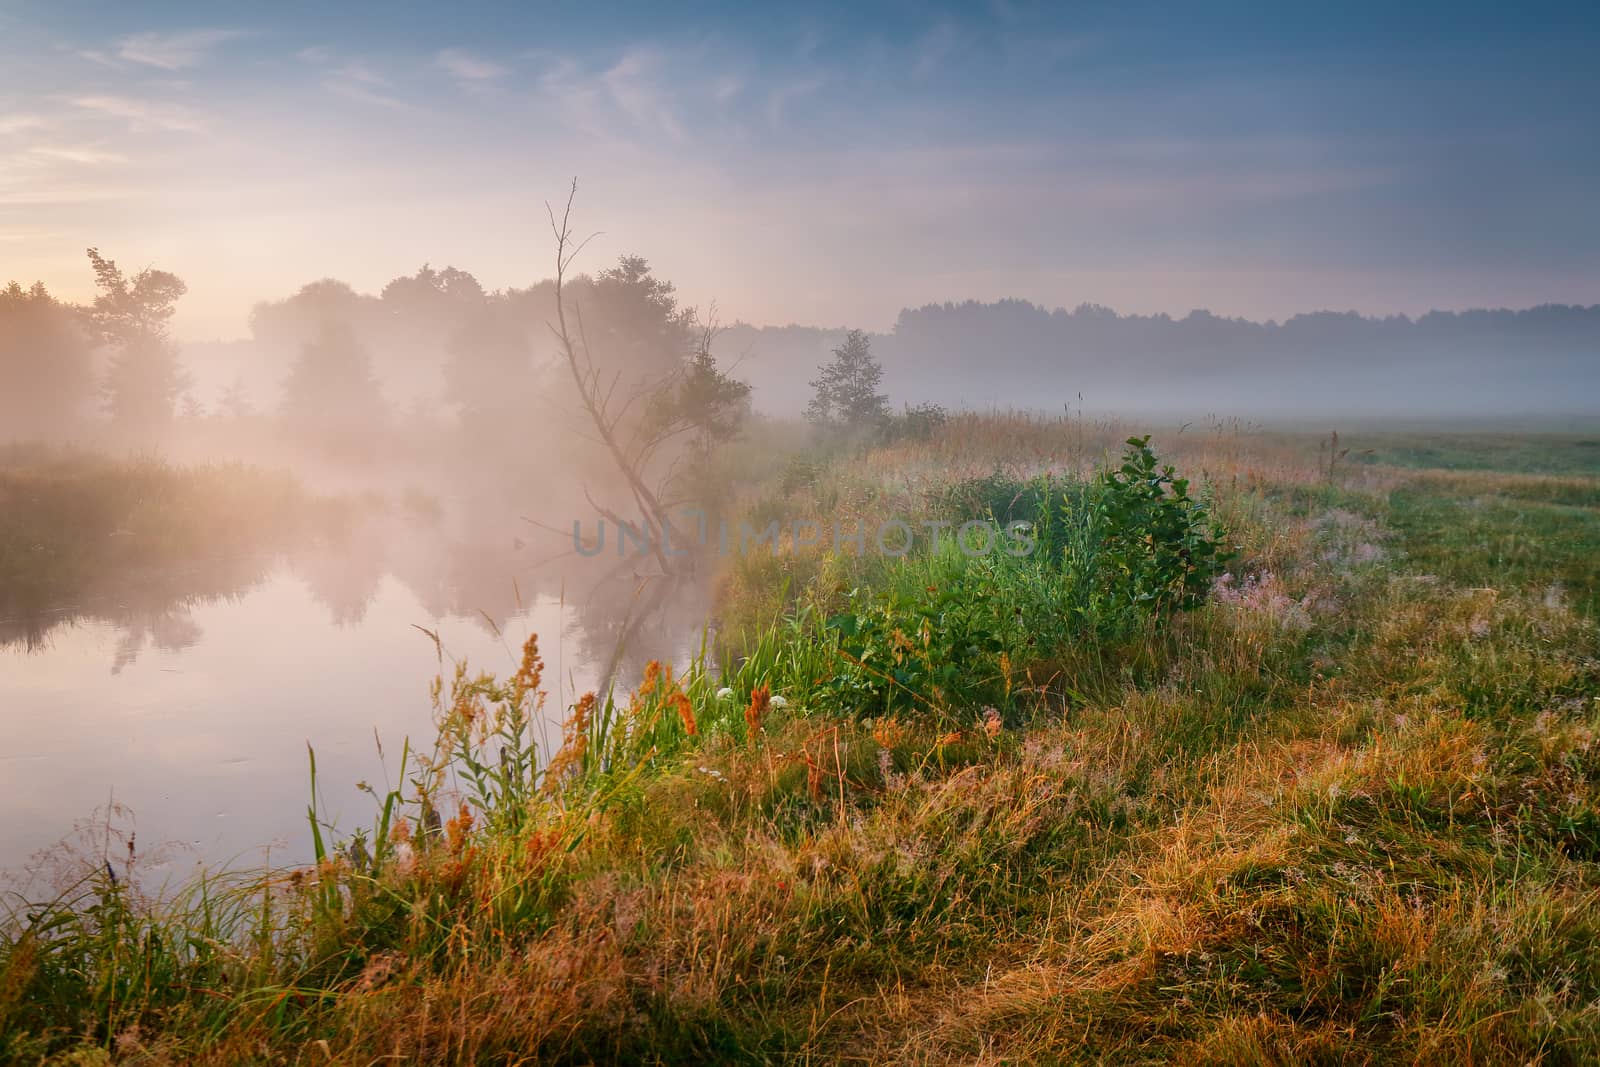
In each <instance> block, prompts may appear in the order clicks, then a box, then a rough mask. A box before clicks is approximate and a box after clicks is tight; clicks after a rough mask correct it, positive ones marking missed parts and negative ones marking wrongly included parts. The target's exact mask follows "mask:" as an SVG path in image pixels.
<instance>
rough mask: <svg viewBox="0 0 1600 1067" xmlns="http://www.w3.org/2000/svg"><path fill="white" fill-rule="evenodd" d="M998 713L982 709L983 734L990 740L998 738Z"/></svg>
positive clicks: (990, 709)
mask: <svg viewBox="0 0 1600 1067" xmlns="http://www.w3.org/2000/svg"><path fill="white" fill-rule="evenodd" d="M1000 729H1001V723H1000V713H999V712H998V711H996V710H994V709H993V708H984V709H983V732H984V733H986V734H988V735H989V738H990V740H993V739H994V738H996V737H999V736H1000Z"/></svg>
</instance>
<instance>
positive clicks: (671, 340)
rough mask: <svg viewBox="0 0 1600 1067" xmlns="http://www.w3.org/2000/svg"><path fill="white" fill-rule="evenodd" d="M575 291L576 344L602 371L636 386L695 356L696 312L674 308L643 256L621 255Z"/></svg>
mask: <svg viewBox="0 0 1600 1067" xmlns="http://www.w3.org/2000/svg"><path fill="white" fill-rule="evenodd" d="M575 288H576V289H577V290H578V292H577V294H576V295H577V296H578V297H579V299H580V302H581V304H582V315H581V316H580V322H579V324H578V326H579V333H580V338H579V340H580V343H581V344H582V346H583V347H584V348H585V349H587V350H590V352H591V353H592V354H593V355H594V356H595V357H596V358H597V359H598V361H599V363H600V364H601V368H602V370H603V371H605V372H609V373H620V374H621V375H622V377H623V379H624V380H625V381H627V382H630V383H633V384H637V383H640V382H645V381H651V380H653V379H658V378H659V377H660V376H662V375H666V374H672V373H674V372H675V371H677V370H678V369H679V368H680V367H681V366H682V365H683V362H684V360H686V359H688V358H689V357H690V356H691V355H693V354H694V351H695V343H696V340H697V337H696V332H697V329H696V318H695V311H694V309H693V308H686V307H680V306H679V305H678V297H677V292H676V290H675V289H674V288H673V285H672V283H671V282H669V281H665V280H664V279H661V278H657V277H655V276H654V275H653V274H652V273H651V272H650V264H649V263H648V262H646V261H645V259H644V257H643V256H622V257H620V258H619V259H618V260H617V265H616V266H615V267H611V268H609V269H607V270H603V271H601V272H600V273H599V275H597V276H596V277H595V278H594V280H593V281H590V282H588V284H587V286H585V285H582V284H579V285H578V286H576V287H575Z"/></svg>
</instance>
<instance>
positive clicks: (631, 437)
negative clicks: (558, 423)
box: [545, 181, 750, 573]
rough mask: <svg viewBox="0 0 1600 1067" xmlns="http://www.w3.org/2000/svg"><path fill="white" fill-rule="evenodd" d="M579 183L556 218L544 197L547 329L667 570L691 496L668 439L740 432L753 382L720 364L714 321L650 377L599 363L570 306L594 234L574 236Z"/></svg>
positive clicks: (694, 441) (701, 443) (706, 442)
mask: <svg viewBox="0 0 1600 1067" xmlns="http://www.w3.org/2000/svg"><path fill="white" fill-rule="evenodd" d="M577 191H578V183H577V182H576V181H574V182H573V183H572V189H571V191H570V192H569V193H568V194H567V202H566V206H565V208H564V209H563V210H562V213H561V217H560V218H559V219H558V218H557V217H556V214H555V209H554V208H553V207H552V206H551V205H550V204H549V203H546V204H545V209H546V211H547V212H548V214H549V216H550V229H551V232H552V234H554V236H555V242H556V276H555V291H556V318H555V321H554V322H553V323H550V330H551V332H552V333H553V334H554V335H555V338H556V342H557V345H558V346H559V349H560V354H561V358H562V359H563V360H564V361H565V363H566V365H567V369H568V371H569V373H570V374H571V376H572V383H573V385H574V386H575V387H576V389H577V392H578V402H579V405H580V406H581V408H582V409H583V412H584V414H585V415H586V416H587V417H588V421H589V424H590V426H591V427H592V428H593V430H594V434H595V440H596V441H597V443H599V444H600V445H601V446H602V447H603V448H604V449H605V451H606V453H607V455H608V456H609V457H610V458H611V461H612V464H613V466H614V467H615V468H616V470H617V473H618V474H619V475H620V476H621V478H622V480H623V483H624V485H625V486H626V487H627V490H628V493H629V495H630V496H631V497H632V499H633V502H634V504H635V506H636V507H637V508H638V510H639V513H640V516H641V519H642V524H643V528H644V535H645V536H646V537H647V538H648V544H649V548H650V551H651V554H652V556H654V558H655V560H656V562H657V564H658V565H659V566H660V567H661V569H662V571H663V572H664V573H671V572H672V571H673V569H674V565H673V561H674V559H677V558H681V557H679V556H678V554H677V553H669V551H668V546H669V545H672V544H676V545H679V546H685V545H686V544H687V541H686V540H685V538H684V534H683V531H682V530H681V529H680V528H679V527H678V526H677V525H676V524H675V523H674V522H673V521H672V514H671V510H672V509H673V508H674V507H679V506H681V505H683V504H686V503H690V502H691V501H690V500H688V499H685V498H682V497H679V498H676V499H674V498H670V497H669V495H668V493H669V489H670V487H671V484H672V481H673V479H674V476H675V475H676V473H677V470H678V460H679V459H681V458H682V457H681V455H680V456H678V457H674V458H672V459H670V460H668V461H666V462H663V458H664V457H665V456H666V454H667V452H668V450H669V447H670V446H673V445H674V444H675V443H677V442H679V441H680V440H682V439H685V438H687V439H688V440H689V442H690V451H691V453H692V454H695V455H698V456H699V457H700V458H702V459H703V458H705V456H706V455H707V454H708V452H709V448H710V444H711V443H712V442H715V441H717V440H724V439H726V438H728V437H730V436H732V434H733V433H735V432H737V429H738V424H739V421H740V420H741V419H742V416H743V412H744V410H745V405H746V404H747V402H748V397H749V392H750V389H749V386H747V385H745V384H744V383H742V382H737V381H734V380H732V379H731V378H729V377H728V376H727V375H725V374H723V373H722V372H721V371H719V370H718V369H717V367H716V362H715V360H714V359H713V358H712V356H711V342H712V340H713V339H714V338H715V336H716V327H715V326H714V325H705V326H702V327H701V330H700V338H699V344H698V347H697V350H696V352H695V353H694V355H693V356H692V357H691V358H689V359H688V360H687V361H685V360H684V359H682V358H681V356H676V358H674V359H673V360H672V361H671V369H670V370H669V371H668V372H667V373H665V374H664V375H661V376H659V377H657V378H656V379H655V380H653V381H652V380H646V381H642V382H640V381H625V373H626V368H624V367H614V368H612V369H610V370H609V371H608V370H605V369H602V366H601V364H600V363H599V362H597V361H596V359H595V354H594V351H593V349H592V348H591V346H590V343H589V338H588V335H587V333H586V331H585V330H584V327H583V314H582V309H581V308H578V307H576V306H575V307H573V308H572V310H571V314H570V316H569V314H568V308H567V301H566V296H565V286H566V281H567V277H568V272H569V271H570V270H571V267H572V263H573V261H574V260H575V259H576V258H577V256H578V254H579V253H580V252H581V251H583V248H584V246H585V245H587V244H588V243H589V241H590V240H592V239H593V235H591V237H587V238H584V239H582V240H577V239H576V238H575V237H574V235H573V232H572V204H573V200H574V198H575V197H576V196H577ZM663 468H664V469H663ZM584 496H585V497H586V498H587V499H588V500H589V503H590V505H591V506H593V507H594V508H595V510H596V511H597V512H599V513H600V514H601V515H603V516H604V517H606V518H608V519H610V520H611V521H612V522H614V523H616V524H617V526H618V529H619V530H621V529H622V528H624V527H626V528H630V529H635V528H637V527H636V526H635V524H633V523H630V522H627V521H626V520H624V519H623V518H622V517H621V516H619V515H617V514H616V513H615V512H614V511H612V510H610V509H608V508H605V507H603V506H602V505H600V504H599V503H598V502H596V501H595V499H594V497H593V496H592V495H590V493H589V491H588V489H587V488H585V489H584Z"/></svg>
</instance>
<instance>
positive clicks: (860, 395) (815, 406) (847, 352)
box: [806, 330, 889, 432]
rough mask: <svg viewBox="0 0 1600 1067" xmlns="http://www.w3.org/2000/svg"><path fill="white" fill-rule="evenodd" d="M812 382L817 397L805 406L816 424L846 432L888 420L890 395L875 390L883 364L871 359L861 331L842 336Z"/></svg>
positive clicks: (876, 425)
mask: <svg viewBox="0 0 1600 1067" xmlns="http://www.w3.org/2000/svg"><path fill="white" fill-rule="evenodd" d="M818 372H819V373H818V377H817V379H816V380H815V381H813V382H812V383H811V387H812V388H813V389H815V390H816V391H817V392H816V396H814V397H813V398H812V400H811V404H810V406H809V407H807V408H806V418H808V419H810V420H811V421H812V422H814V423H816V424H818V425H819V426H831V427H837V428H840V429H843V430H845V431H847V432H857V431H863V430H876V429H878V428H879V427H881V426H882V425H883V424H884V423H886V422H887V421H888V420H889V398H888V396H887V395H886V394H884V393H880V392H878V386H879V385H881V384H882V383H883V367H881V366H880V365H879V364H878V361H877V360H875V359H873V358H872V344H871V342H870V341H869V340H868V339H867V335H866V334H865V333H863V332H862V331H860V330H851V331H850V332H849V333H848V334H846V335H845V339H844V344H843V345H841V346H839V347H838V348H835V349H834V350H833V360H832V362H829V363H825V364H823V365H822V366H821V367H819V368H818Z"/></svg>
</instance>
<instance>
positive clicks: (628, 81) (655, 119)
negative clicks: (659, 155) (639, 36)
mask: <svg viewBox="0 0 1600 1067" xmlns="http://www.w3.org/2000/svg"><path fill="white" fill-rule="evenodd" d="M660 66H661V54H660V53H659V52H658V51H656V50H655V49H653V48H631V49H629V50H628V51H627V52H625V53H623V56H622V58H621V59H619V60H617V62H616V64H615V65H614V66H612V67H611V69H610V70H607V71H606V72H605V73H604V74H602V75H601V76H600V80H601V81H602V82H603V83H604V84H605V87H606V89H607V90H608V91H609V92H610V93H611V99H612V100H613V101H614V102H615V103H616V105H617V107H619V108H621V109H622V111H623V112H624V113H625V114H627V115H628V117H629V118H631V119H633V120H634V121H635V122H637V123H638V124H639V125H641V126H647V127H650V128H652V129H655V130H660V131H661V132H663V133H666V134H667V135H668V136H670V137H673V138H675V139H677V140H682V139H683V136H684V131H683V125H682V124H681V123H680V122H679V121H678V118H677V116H676V115H675V114H674V113H673V110H672V104H671V101H670V99H669V98H668V96H667V93H666V91H665V90H664V89H662V88H661V86H660V85H658V84H657V82H656V80H655V78H654V74H655V72H656V70H657V69H658V68H659V67H660Z"/></svg>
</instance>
